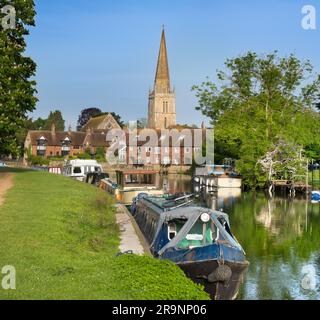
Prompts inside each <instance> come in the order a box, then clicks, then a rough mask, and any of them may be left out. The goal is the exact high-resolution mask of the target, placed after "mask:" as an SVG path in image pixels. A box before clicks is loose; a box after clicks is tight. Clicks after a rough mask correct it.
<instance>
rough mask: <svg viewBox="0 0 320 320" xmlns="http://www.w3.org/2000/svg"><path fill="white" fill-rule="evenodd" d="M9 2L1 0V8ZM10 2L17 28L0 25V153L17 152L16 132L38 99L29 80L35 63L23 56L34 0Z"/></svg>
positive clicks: (31, 24)
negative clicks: (6, 27) (5, 27)
mask: <svg viewBox="0 0 320 320" xmlns="http://www.w3.org/2000/svg"><path fill="white" fill-rule="evenodd" d="M7 4H8V1H3V0H0V7H1V8H2V7H4V6H5V5H7ZM9 4H10V5H12V6H14V7H15V11H16V23H15V28H14V29H10V28H9V29H3V27H2V25H1V24H0V155H1V154H2V155H9V154H13V155H17V154H18V152H19V147H18V143H17V137H16V132H17V131H18V130H19V129H21V127H22V126H23V124H24V121H25V119H26V114H27V112H32V111H33V110H34V109H35V105H36V102H37V99H36V98H35V96H34V95H35V93H36V89H35V86H36V83H35V81H34V80H30V79H31V78H32V77H33V76H34V75H35V72H36V64H35V63H34V62H33V61H32V59H31V58H29V57H25V56H24V52H25V50H26V42H25V37H26V36H27V35H28V34H29V31H28V29H27V28H28V27H29V26H34V25H35V20H34V17H35V14H36V13H35V5H34V1H33V0H25V1H21V0H12V1H10V3H9Z"/></svg>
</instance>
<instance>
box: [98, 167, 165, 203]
mask: <svg viewBox="0 0 320 320" xmlns="http://www.w3.org/2000/svg"><path fill="white" fill-rule="evenodd" d="M158 174H159V171H157V170H148V169H132V170H117V171H116V181H113V180H112V179H110V178H108V179H102V180H101V182H100V188H101V189H103V190H105V191H107V192H109V193H111V194H113V195H114V196H115V198H116V200H117V201H119V202H122V203H123V204H126V205H130V204H131V203H132V200H133V199H134V198H135V197H136V196H137V195H138V194H140V193H148V194H151V195H158V196H161V195H163V194H164V191H163V188H160V187H158V185H157V179H156V178H157V175H158Z"/></svg>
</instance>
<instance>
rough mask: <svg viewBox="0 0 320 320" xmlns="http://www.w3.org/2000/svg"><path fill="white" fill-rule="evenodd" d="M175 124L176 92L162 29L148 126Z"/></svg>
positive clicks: (163, 126)
mask: <svg viewBox="0 0 320 320" xmlns="http://www.w3.org/2000/svg"><path fill="white" fill-rule="evenodd" d="M176 124H177V122H176V94H175V92H174V90H173V89H172V88H171V85H170V74H169V64H168V56H167V47H166V38H165V32H164V30H163V31H162V38H161V44H160V52H159V57H158V65H157V71H156V78H155V84H154V90H153V91H150V93H149V110H148V127H149V128H153V129H167V128H170V127H172V126H175V125H176Z"/></svg>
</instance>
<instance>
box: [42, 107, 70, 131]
mask: <svg viewBox="0 0 320 320" xmlns="http://www.w3.org/2000/svg"><path fill="white" fill-rule="evenodd" d="M52 124H55V126H56V130H57V131H64V129H65V121H64V119H63V117H62V113H61V111H59V110H56V111H53V112H52V111H51V112H50V114H49V117H48V119H47V120H46V122H45V125H44V130H51V127H52Z"/></svg>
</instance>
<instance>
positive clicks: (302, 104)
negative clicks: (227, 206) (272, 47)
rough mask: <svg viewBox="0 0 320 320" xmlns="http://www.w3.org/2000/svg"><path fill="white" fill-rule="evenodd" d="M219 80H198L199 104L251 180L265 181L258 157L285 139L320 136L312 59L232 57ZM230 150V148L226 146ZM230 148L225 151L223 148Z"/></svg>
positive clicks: (319, 82) (318, 81)
mask: <svg viewBox="0 0 320 320" xmlns="http://www.w3.org/2000/svg"><path fill="white" fill-rule="evenodd" d="M225 66H226V71H219V72H218V74H217V78H218V82H219V84H218V82H217V83H213V82H211V81H210V80H207V81H205V82H204V83H202V84H201V85H200V86H194V87H193V90H194V91H196V96H197V97H198V98H199V106H198V107H197V110H200V111H202V113H203V114H204V115H206V116H208V117H209V118H210V119H211V122H212V124H213V125H214V127H215V139H216V145H217V146H218V148H219V149H218V150H219V152H221V153H222V154H220V155H218V156H217V157H216V158H221V159H222V158H225V156H228V157H231V158H234V159H237V164H236V165H237V169H238V171H240V172H241V173H242V174H243V175H244V177H245V180H246V183H247V184H248V185H249V186H257V185H263V184H264V182H265V179H266V178H265V176H261V170H260V169H259V167H258V166H257V161H258V160H259V159H260V158H261V157H263V156H264V155H265V154H266V153H267V152H268V151H270V150H271V149H272V146H273V145H275V144H277V143H278V142H279V141H280V140H283V141H286V142H290V143H292V144H293V145H296V146H298V145H301V146H303V147H305V146H306V145H310V144H312V143H313V142H316V141H318V140H319V138H320V128H319V126H318V123H319V120H320V117H319V114H318V113H316V112H315V111H314V105H315V104H316V101H317V99H318V96H319V92H320V90H319V89H320V77H319V75H316V76H314V74H313V67H312V65H311V64H310V62H309V61H306V62H302V61H300V60H299V59H298V58H296V57H295V56H293V55H290V56H289V57H285V58H280V57H278V55H277V52H273V53H271V54H268V55H266V56H258V55H257V54H255V53H252V52H249V53H247V54H246V55H245V56H242V57H238V58H235V59H228V60H227V61H226V63H225ZM225 150H226V152H225ZM224 153H226V154H224Z"/></svg>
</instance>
